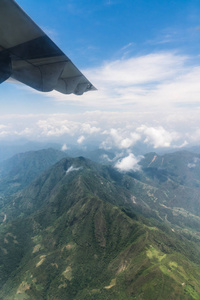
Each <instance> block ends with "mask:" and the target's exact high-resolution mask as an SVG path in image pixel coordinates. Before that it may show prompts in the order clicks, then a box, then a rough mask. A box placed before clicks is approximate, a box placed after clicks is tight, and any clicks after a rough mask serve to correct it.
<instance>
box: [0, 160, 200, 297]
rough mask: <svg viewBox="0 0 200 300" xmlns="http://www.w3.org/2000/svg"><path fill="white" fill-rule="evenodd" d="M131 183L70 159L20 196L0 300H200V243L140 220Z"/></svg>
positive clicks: (5, 235)
mask: <svg viewBox="0 0 200 300" xmlns="http://www.w3.org/2000/svg"><path fill="white" fill-rule="evenodd" d="M128 180H129V182H128ZM131 180H132V181H134V180H135V179H134V178H132V177H130V176H126V175H122V174H120V173H118V172H117V171H115V170H114V169H112V168H111V167H105V166H104V167H103V166H100V165H98V164H95V163H93V162H91V161H89V160H87V159H84V158H82V157H80V158H76V159H69V158H67V159H63V160H61V161H60V162H58V163H57V164H56V165H54V166H53V167H52V168H51V169H50V170H48V171H46V172H45V173H44V174H43V175H42V176H40V177H39V178H38V179H36V180H35V181H34V182H33V183H32V184H31V185H30V186H29V187H27V188H26V189H25V190H24V191H22V192H20V194H18V195H17V196H15V198H14V199H13V202H12V205H10V207H8V208H7V209H8V211H6V213H7V219H6V220H5V221H4V222H3V223H2V224H1V227H0V245H1V247H0V266H1V268H0V284H1V288H0V299H9V300H10V299H70V300H72V299H75V300H82V299H95V300H96V299H97V300H98V299H109V300H112V299H113V300H114V299H124V300H125V299H126V300H127V299H128V300H129V299H152V300H154V299H168V297H171V299H199V294H200V283H199V282H200V268H199V266H198V264H199V263H200V248H199V246H198V243H195V242H193V241H189V240H187V239H186V237H183V236H182V235H180V234H179V233H178V232H173V231H171V228H168V227H167V226H164V225H163V224H160V223H159V222H158V221H156V220H155V219H154V220H150V219H145V218H143V217H141V216H139V215H137V214H135V213H134V207H135V203H133V194H132V191H131V190H130V182H131ZM127 184H129V185H128V186H127ZM134 199H135V198H134Z"/></svg>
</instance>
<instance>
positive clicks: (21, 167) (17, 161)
mask: <svg viewBox="0 0 200 300" xmlns="http://www.w3.org/2000/svg"><path fill="white" fill-rule="evenodd" d="M63 157H66V154H65V153H64V152H61V151H59V150H54V149H52V148H49V149H45V150H39V151H30V152H26V153H20V154H16V155H15V156H13V157H12V158H10V159H8V160H6V161H4V162H2V163H0V195H1V194H3V195H5V194H11V193H13V192H16V191H18V190H20V189H22V188H24V187H25V186H27V185H28V184H29V183H31V182H32V181H33V180H34V179H35V178H36V177H37V176H39V175H40V174H41V173H42V172H43V171H45V170H46V169H48V168H49V167H50V166H52V165H53V164H55V163H56V162H57V161H59V160H61V159H62V158H63Z"/></svg>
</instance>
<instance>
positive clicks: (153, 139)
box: [137, 125, 179, 148]
mask: <svg viewBox="0 0 200 300" xmlns="http://www.w3.org/2000/svg"><path fill="white" fill-rule="evenodd" d="M137 131H138V132H140V133H143V134H144V136H145V140H144V142H145V143H147V144H150V145H153V147H154V148H159V147H165V148H167V147H170V146H171V144H172V142H173V141H176V140H177V139H178V138H179V136H178V134H177V133H176V132H169V131H167V130H165V129H164V128H163V127H161V126H159V127H156V128H154V127H147V126H146V125H142V126H141V127H139V128H138V129H137Z"/></svg>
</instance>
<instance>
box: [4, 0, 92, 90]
mask: <svg viewBox="0 0 200 300" xmlns="http://www.w3.org/2000/svg"><path fill="white" fill-rule="evenodd" d="M10 77H11V78H13V79H15V80H17V81H20V82H22V83H24V84H26V85H28V86H30V87H32V88H34V89H36V90H38V91H42V92H49V91H52V90H57V91H58V92H61V93H64V94H71V93H74V94H76V95H82V94H83V93H84V92H87V91H91V90H96V88H95V87H94V86H93V85H92V84H91V83H90V82H89V81H88V79H87V78H86V77H85V76H84V75H83V74H82V73H81V72H80V71H79V70H78V69H77V67H76V66H75V65H74V64H73V63H72V62H71V60H70V59H69V58H68V57H67V56H66V55H65V54H64V53H63V52H62V51H61V50H60V49H59V48H58V47H57V46H56V44H55V43H54V42H53V41H52V40H51V39H50V38H49V37H48V36H47V35H46V34H45V33H44V32H43V31H42V30H41V29H40V28H39V27H38V26H37V25H36V24H35V23H34V22H33V21H32V20H31V18H30V17H29V16H28V15H27V14H26V13H25V12H24V11H23V10H22V9H21V7H20V6H19V5H18V4H17V3H16V2H15V1H14V0H0V83H2V82H3V81H5V80H7V79H8V78H10Z"/></svg>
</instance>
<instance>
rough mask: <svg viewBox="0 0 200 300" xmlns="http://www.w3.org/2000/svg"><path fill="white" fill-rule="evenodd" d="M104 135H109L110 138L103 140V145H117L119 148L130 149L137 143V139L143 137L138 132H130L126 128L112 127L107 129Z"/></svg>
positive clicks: (107, 147) (104, 146)
mask: <svg viewBox="0 0 200 300" xmlns="http://www.w3.org/2000/svg"><path fill="white" fill-rule="evenodd" d="M103 134H104V135H108V138H107V139H106V140H105V141H103V142H102V144H101V146H102V148H105V149H110V148H112V146H115V147H117V148H119V149H128V148H130V147H131V146H133V145H135V144H136V142H137V141H139V140H140V139H141V136H140V135H139V134H138V133H136V132H129V131H127V130H125V131H124V129H119V128H118V129H115V128H111V129H110V130H105V131H104V132H103Z"/></svg>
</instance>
